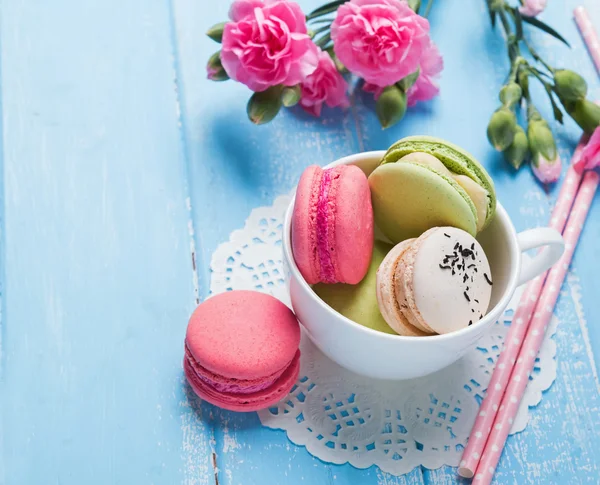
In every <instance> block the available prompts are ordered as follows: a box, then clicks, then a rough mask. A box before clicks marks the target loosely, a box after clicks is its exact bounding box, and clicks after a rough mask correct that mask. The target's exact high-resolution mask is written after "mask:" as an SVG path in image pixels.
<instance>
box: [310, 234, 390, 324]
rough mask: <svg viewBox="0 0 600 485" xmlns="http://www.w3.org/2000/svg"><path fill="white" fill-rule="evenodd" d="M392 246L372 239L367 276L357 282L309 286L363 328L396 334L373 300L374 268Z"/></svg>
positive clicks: (375, 268) (375, 299)
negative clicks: (372, 244) (352, 283)
mask: <svg viewBox="0 0 600 485" xmlns="http://www.w3.org/2000/svg"><path fill="white" fill-rule="evenodd" d="M390 249H392V246H390V245H389V244H385V243H383V242H381V241H377V240H376V241H375V245H374V246H373V255H372V257H371V264H370V265H369V270H368V271H367V275H366V276H365V277H364V278H363V279H362V281H361V282H360V283H358V284H357V285H346V284H343V283H336V284H333V285H328V284H323V283H317V284H316V285H314V286H313V289H314V290H315V292H316V293H317V295H319V297H320V298H321V299H322V300H323V301H324V302H325V303H327V304H328V305H329V306H330V307H331V308H333V309H334V310H335V311H337V312H338V313H341V314H342V315H344V316H345V317H347V318H349V319H350V320H353V321H355V322H356V323H359V324H361V325H363V326H365V327H368V328H372V329H373V330H378V331H379V332H384V333H389V334H393V335H396V332H394V331H393V330H392V329H391V328H390V326H389V325H388V324H387V323H386V321H385V320H384V319H383V317H382V316H381V312H380V311H379V305H378V303H377V268H379V265H380V264H381V262H382V261H383V259H384V258H385V256H386V255H387V253H388V252H389V251H390Z"/></svg>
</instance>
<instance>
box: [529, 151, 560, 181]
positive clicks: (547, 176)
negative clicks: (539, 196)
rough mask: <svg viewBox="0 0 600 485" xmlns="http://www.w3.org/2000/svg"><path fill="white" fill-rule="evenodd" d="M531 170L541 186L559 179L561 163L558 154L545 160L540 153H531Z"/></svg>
mask: <svg viewBox="0 0 600 485" xmlns="http://www.w3.org/2000/svg"><path fill="white" fill-rule="evenodd" d="M531 170H533V174H534V175H535V176H536V177H537V179H538V180H539V181H540V182H542V183H543V184H551V183H554V182H556V181H557V180H558V179H559V178H560V173H561V171H562V162H561V160H560V157H559V156H558V154H557V155H556V156H555V157H554V158H552V159H547V158H546V157H544V156H543V155H542V154H541V153H535V152H534V153H533V155H532V158H531Z"/></svg>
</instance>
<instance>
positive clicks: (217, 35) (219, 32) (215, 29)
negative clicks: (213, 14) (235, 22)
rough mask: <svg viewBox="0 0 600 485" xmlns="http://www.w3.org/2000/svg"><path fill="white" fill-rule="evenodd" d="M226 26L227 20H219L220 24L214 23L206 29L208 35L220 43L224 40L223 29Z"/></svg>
mask: <svg viewBox="0 0 600 485" xmlns="http://www.w3.org/2000/svg"><path fill="white" fill-rule="evenodd" d="M224 28H225V22H219V23H218V24H215V25H213V26H212V27H211V28H210V29H208V30H207V31H206V35H208V36H209V37H210V38H211V39H212V40H214V41H215V42H218V43H219V44H220V43H221V41H222V40H223V29H224Z"/></svg>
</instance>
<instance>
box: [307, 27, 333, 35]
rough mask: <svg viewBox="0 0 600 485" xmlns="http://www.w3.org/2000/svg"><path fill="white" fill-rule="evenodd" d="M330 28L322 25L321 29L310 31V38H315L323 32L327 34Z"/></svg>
mask: <svg viewBox="0 0 600 485" xmlns="http://www.w3.org/2000/svg"><path fill="white" fill-rule="evenodd" d="M330 28H331V25H324V26H323V27H319V28H318V29H316V30H313V31H312V36H311V37H316V36H317V35H319V34H322V33H323V32H327V31H328V30H329V29H330Z"/></svg>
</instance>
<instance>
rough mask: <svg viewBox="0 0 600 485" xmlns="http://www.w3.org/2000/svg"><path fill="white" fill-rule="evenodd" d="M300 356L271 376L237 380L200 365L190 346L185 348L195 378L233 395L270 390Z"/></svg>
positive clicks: (218, 390)
mask: <svg viewBox="0 0 600 485" xmlns="http://www.w3.org/2000/svg"><path fill="white" fill-rule="evenodd" d="M298 354H299V352H297V353H296V355H294V358H292V360H290V362H288V363H287V364H286V365H285V366H284V367H283V368H282V369H281V370H278V371H277V372H275V373H273V374H271V375H268V376H265V377H260V378H257V379H236V378H232V377H224V376H220V375H218V374H215V373H214V372H211V371H210V370H208V369H207V368H206V367H204V366H202V365H200V363H199V362H198V361H197V360H196V359H195V358H194V356H193V355H192V353H191V352H190V349H189V348H188V346H187V345H186V346H185V359H186V362H187V363H188V365H189V368H190V369H191V371H192V372H193V374H194V377H196V378H197V379H199V380H200V381H202V382H203V383H204V384H206V385H207V386H209V387H210V388H212V389H213V390H215V391H217V392H227V393H231V394H252V393H254V392H260V391H263V390H265V389H267V388H269V387H270V386H272V385H273V384H274V383H275V382H276V381H277V379H279V378H280V377H281V376H282V375H283V373H284V372H285V371H286V369H287V368H288V367H289V366H290V365H291V364H292V362H293V361H294V359H296V358H297V357H298Z"/></svg>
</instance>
